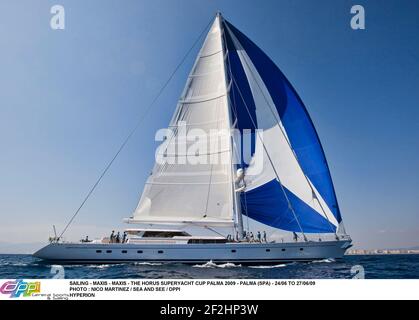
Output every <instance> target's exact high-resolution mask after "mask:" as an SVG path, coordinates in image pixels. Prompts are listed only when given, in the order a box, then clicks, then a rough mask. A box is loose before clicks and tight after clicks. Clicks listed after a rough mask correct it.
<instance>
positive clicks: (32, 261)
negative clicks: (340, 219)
mask: <svg viewBox="0 0 419 320" xmlns="http://www.w3.org/2000/svg"><path fill="white" fill-rule="evenodd" d="M354 266H361V267H362V268H363V270H364V272H365V278H366V279H419V255H371V256H346V257H345V258H344V259H343V260H340V261H334V260H333V259H326V260H323V261H317V262H311V263H288V264H279V265H276V266H263V265H261V266H241V265H235V264H214V263H212V262H208V263H206V264H201V265H184V264H160V263H129V264H114V265H112V264H104V265H66V266H64V271H65V278H67V279H122V278H136V279H141V278H149V279H163V278H164V279H174V278H189V279H203V278H205V279H350V278H352V277H354V274H353V272H351V270H352V271H353V267H354ZM359 268H360V267H355V269H357V270H359ZM52 276H53V275H52V274H51V265H50V264H45V263H44V262H42V261H41V260H39V259H37V258H33V257H32V256H30V255H0V279H18V278H19V279H22V278H23V279H48V278H52Z"/></svg>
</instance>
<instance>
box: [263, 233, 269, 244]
mask: <svg viewBox="0 0 419 320" xmlns="http://www.w3.org/2000/svg"><path fill="white" fill-rule="evenodd" d="M263 242H265V243H268V240H267V239H266V231H263Z"/></svg>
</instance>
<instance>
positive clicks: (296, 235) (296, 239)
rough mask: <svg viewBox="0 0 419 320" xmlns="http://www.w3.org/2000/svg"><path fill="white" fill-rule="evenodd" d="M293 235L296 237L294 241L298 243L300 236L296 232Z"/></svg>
mask: <svg viewBox="0 0 419 320" xmlns="http://www.w3.org/2000/svg"><path fill="white" fill-rule="evenodd" d="M292 234H293V235H294V241H295V242H297V241H298V234H297V233H295V232H293V233H292Z"/></svg>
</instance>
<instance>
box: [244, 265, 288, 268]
mask: <svg viewBox="0 0 419 320" xmlns="http://www.w3.org/2000/svg"><path fill="white" fill-rule="evenodd" d="M286 266H287V265H286V264H277V265H274V266H266V265H265V266H249V268H252V269H275V268H284V267H286Z"/></svg>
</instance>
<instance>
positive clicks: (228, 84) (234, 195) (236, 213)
mask: <svg viewBox="0 0 419 320" xmlns="http://www.w3.org/2000/svg"><path fill="white" fill-rule="evenodd" d="M217 16H218V17H219V21H218V24H219V28H220V41H221V48H222V51H223V57H222V59H223V61H222V65H223V73H224V81H225V84H226V102H227V113H228V117H229V121H230V123H229V130H230V137H229V139H230V148H231V151H230V167H231V168H230V177H231V181H232V183H231V188H232V193H231V196H232V201H233V214H234V220H236V221H235V223H234V232H238V231H240V233H242V231H243V230H242V229H243V222H242V217H241V216H239V215H241V212H240V213H239V209H240V208H238V205H240V206H241V204H240V202H238V201H237V197H238V196H239V197H240V195H237V193H236V183H235V177H234V174H235V171H236V168H237V166H236V165H235V163H234V155H235V152H234V139H233V137H232V136H231V129H232V128H231V126H232V124H233V123H234V122H235V121H234V122H233V119H232V117H233V115H232V113H233V112H234V111H232V110H231V108H230V105H231V101H230V89H231V80H230V79H229V78H228V70H227V65H226V56H227V59H228V53H227V52H228V48H227V42H226V39H225V30H224V26H223V17H222V16H221V15H218V14H217ZM224 52H226V54H224ZM237 229H239V230H237ZM240 237H242V235H240Z"/></svg>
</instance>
